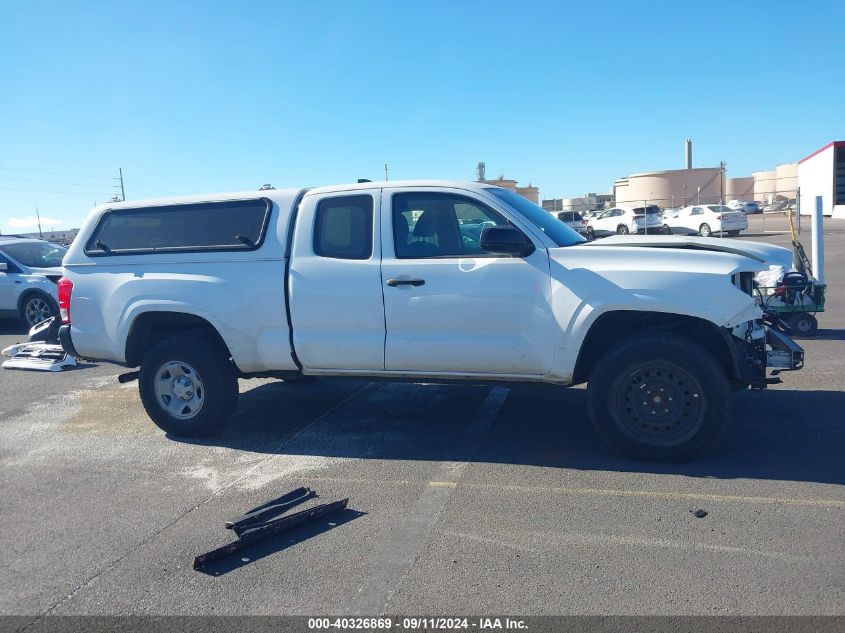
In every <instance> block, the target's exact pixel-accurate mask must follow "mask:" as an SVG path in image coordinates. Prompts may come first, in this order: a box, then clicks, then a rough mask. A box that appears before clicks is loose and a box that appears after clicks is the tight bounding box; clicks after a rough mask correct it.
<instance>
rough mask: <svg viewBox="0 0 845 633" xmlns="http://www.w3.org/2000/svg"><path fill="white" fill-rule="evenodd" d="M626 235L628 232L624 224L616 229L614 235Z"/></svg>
mask: <svg viewBox="0 0 845 633" xmlns="http://www.w3.org/2000/svg"><path fill="white" fill-rule="evenodd" d="M628 233H630V231H629V230H628V227H627V226H625V225H624V224H620V225H619V226H617V227H616V234H617V235H628Z"/></svg>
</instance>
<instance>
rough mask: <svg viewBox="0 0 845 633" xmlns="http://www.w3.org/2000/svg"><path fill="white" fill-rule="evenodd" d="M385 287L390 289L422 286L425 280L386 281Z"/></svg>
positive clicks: (391, 279)
mask: <svg viewBox="0 0 845 633" xmlns="http://www.w3.org/2000/svg"><path fill="white" fill-rule="evenodd" d="M387 285H388V286H390V287H391V288H395V287H396V286H422V285H425V279H393V278H390V279H388V280H387Z"/></svg>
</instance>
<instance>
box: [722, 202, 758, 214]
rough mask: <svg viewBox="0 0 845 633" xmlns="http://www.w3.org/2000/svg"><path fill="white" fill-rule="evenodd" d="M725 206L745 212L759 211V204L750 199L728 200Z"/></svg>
mask: <svg viewBox="0 0 845 633" xmlns="http://www.w3.org/2000/svg"><path fill="white" fill-rule="evenodd" d="M726 206H728V207H730V208H731V209H732V210H734V211H744V212H745V213H746V214H748V213H760V212H761V208H760V205H758V204H757V203H756V202H754V201H752V200H730V201H729V202H728V204H727V205H726Z"/></svg>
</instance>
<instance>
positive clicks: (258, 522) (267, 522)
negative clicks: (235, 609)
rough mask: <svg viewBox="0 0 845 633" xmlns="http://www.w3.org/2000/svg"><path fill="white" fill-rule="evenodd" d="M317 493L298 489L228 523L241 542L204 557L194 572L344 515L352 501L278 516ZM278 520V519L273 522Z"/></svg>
mask: <svg viewBox="0 0 845 633" xmlns="http://www.w3.org/2000/svg"><path fill="white" fill-rule="evenodd" d="M316 496H317V495H316V493H315V492H314V491H313V490H311V489H309V488H298V489H297V490H294V491H292V492H289V493H288V494H286V495H283V496H282V497H279V498H278V499H275V500H273V501H270V502H269V503H266V504H264V505H263V506H259V507H257V508H254V509H253V510H250V511H249V512H247V513H246V514H244V515H242V516H240V517H237V518H236V519H233V520H231V521H227V522H226V528H228V529H232V530H234V531H235V533H236V534H237V535H238V539H237V540H236V541H233V542H231V543H229V544H228V545H224V546H223V547H218V548H217V549H214V550H211V551H210V552H206V553H205V554H200V555H199V556H197V557H196V558H195V559H194V569H199V568H200V567H203V566H204V565H207V564H208V563H211V562H213V561H218V560H221V559H223V558H226V557H227V556H229V555H231V554H234V553H235V552H237V551H238V550H241V549H243V548H244V547H247V546H248V545H252V544H253V543H258V542H259V541H263V540H264V539H268V538H270V537H273V536H276V535H278V534H281V533H283V532H287V531H289V530H292V529H294V528H297V527H299V526H301V525H305V524H306V523H310V522H311V521H315V520H317V519H320V518H322V517H325V516H328V515H330V514H334V513H336V512H340V511H341V510H345V509H346V505H347V504H348V503H349V499H348V498H347V499H341V500H340V501H334V502H332V503H323V504H320V505H318V506H314V507H313V508H309V509H308V510H302V511H301V512H296V513H294V514H289V515H287V516H275V517H274V515H277V514H280V513H282V512H285V511H286V510H287V509H289V508H291V507H293V506H295V505H298V504H300V503H302V502H303V501H306V500H308V499H311V498H313V497H316ZM271 517H274V518H271Z"/></svg>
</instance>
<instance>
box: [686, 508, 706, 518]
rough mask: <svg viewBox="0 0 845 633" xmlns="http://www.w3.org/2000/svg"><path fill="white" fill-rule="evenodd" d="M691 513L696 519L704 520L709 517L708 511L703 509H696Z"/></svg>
mask: <svg viewBox="0 0 845 633" xmlns="http://www.w3.org/2000/svg"><path fill="white" fill-rule="evenodd" d="M690 513H691V514H692V515H693V516H694V517H695V518H696V519H703V518H704V517H706V516H707V511H706V510H702V509H701V508H697V509H695V510H690Z"/></svg>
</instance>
